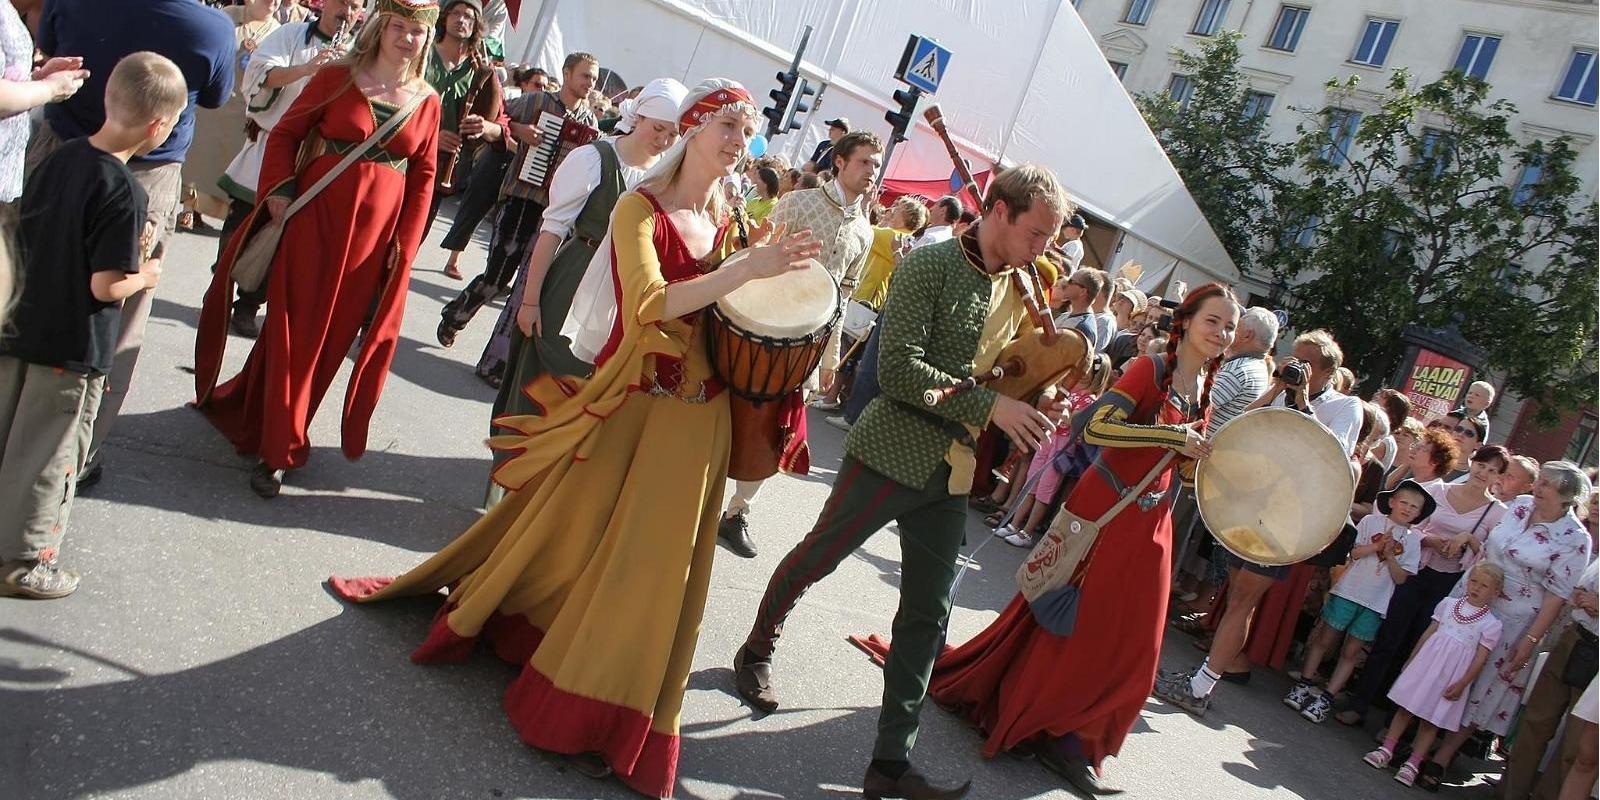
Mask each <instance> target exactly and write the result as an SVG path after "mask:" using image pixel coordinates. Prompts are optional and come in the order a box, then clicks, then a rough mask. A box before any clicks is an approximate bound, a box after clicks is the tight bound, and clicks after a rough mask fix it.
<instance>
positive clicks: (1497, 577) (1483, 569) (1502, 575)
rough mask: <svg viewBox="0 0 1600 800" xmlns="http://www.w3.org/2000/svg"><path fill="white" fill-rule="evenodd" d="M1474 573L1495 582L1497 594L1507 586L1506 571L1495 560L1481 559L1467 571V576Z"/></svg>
mask: <svg viewBox="0 0 1600 800" xmlns="http://www.w3.org/2000/svg"><path fill="white" fill-rule="evenodd" d="M1473 575H1477V576H1478V577H1480V578H1483V579H1485V580H1487V581H1489V582H1491V583H1493V584H1494V588H1495V593H1496V594H1498V593H1499V592H1500V590H1501V589H1503V588H1505V585H1506V571H1505V570H1503V569H1501V568H1500V567H1499V565H1497V564H1495V563H1493V562H1490V561H1479V562H1478V563H1477V564H1474V565H1473V566H1472V569H1470V570H1468V571H1467V577H1469V578H1470V577H1472V576H1473Z"/></svg>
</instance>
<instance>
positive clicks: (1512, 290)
mask: <svg viewBox="0 0 1600 800" xmlns="http://www.w3.org/2000/svg"><path fill="white" fill-rule="evenodd" d="M1522 272H1523V266H1522V265H1521V264H1518V263H1516V262H1514V261H1507V262H1505V263H1504V264H1501V265H1500V266H1499V267H1498V268H1496V269H1495V272H1494V278H1495V281H1496V282H1497V283H1499V284H1500V291H1502V292H1505V293H1506V294H1508V295H1515V294H1516V293H1517V291H1518V288H1519V287H1520V285H1521V283H1522Z"/></svg>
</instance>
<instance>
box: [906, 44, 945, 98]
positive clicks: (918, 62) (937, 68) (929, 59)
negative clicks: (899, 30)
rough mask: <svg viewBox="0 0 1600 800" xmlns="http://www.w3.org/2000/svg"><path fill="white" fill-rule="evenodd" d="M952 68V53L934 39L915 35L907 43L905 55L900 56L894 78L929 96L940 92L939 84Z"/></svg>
mask: <svg viewBox="0 0 1600 800" xmlns="http://www.w3.org/2000/svg"><path fill="white" fill-rule="evenodd" d="M949 66H950V51H949V50H946V49H944V47H942V46H940V44H939V43H938V42H936V41H934V40H933V39H929V38H927V37H924V36H917V35H915V34H913V35H912V36H911V38H910V40H908V41H907V42H906V50H905V53H904V54H902V55H901V56H900V66H899V68H898V69H896V70H895V73H894V77H895V79H896V80H899V81H902V82H904V83H906V84H909V85H910V86H912V87H914V88H917V89H921V90H922V91H924V92H927V93H928V94H934V93H936V92H938V91H939V82H940V81H941V80H943V79H944V71H945V68H946V67H949Z"/></svg>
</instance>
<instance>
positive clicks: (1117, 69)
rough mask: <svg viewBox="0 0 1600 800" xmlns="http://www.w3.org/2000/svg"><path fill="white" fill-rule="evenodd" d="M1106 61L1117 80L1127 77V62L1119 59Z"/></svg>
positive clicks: (1123, 79)
mask: <svg viewBox="0 0 1600 800" xmlns="http://www.w3.org/2000/svg"><path fill="white" fill-rule="evenodd" d="M1107 63H1109V64H1111V71H1112V72H1113V73H1115V74H1116V76H1117V80H1119V81H1125V80H1127V79H1128V65H1127V64H1124V63H1122V62H1121V61H1111V62H1107Z"/></svg>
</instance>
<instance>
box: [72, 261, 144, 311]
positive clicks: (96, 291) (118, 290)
mask: <svg viewBox="0 0 1600 800" xmlns="http://www.w3.org/2000/svg"><path fill="white" fill-rule="evenodd" d="M160 278H161V259H159V258H152V259H149V260H147V261H145V262H144V264H143V265H142V266H141V267H140V268H139V271H138V272H123V271H122V270H115V269H108V270H101V271H99V272H96V273H94V274H93V275H90V276H89V292H90V293H91V294H93V295H94V299H96V300H99V301H100V302H102V303H116V302H120V301H122V300H125V299H127V298H129V297H132V296H133V295H135V294H138V293H139V292H142V291H144V290H145V289H149V288H151V287H153V286H155V285H156V282H157V281H158V280H160Z"/></svg>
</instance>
